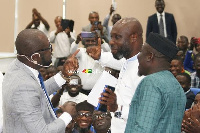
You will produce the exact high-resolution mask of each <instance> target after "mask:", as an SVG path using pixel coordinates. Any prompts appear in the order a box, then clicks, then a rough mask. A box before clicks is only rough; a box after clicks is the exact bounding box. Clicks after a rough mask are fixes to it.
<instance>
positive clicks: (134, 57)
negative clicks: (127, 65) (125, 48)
mask: <svg viewBox="0 0 200 133" xmlns="http://www.w3.org/2000/svg"><path fill="white" fill-rule="evenodd" d="M138 54H139V53H138ZM138 54H136V55H135V56H133V57H131V58H129V59H127V62H129V61H134V60H136V59H137V56H138Z"/></svg>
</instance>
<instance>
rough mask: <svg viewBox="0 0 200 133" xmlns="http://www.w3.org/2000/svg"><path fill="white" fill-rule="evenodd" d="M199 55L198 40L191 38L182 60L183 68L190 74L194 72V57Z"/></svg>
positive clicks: (199, 41) (199, 44)
mask: <svg viewBox="0 0 200 133" xmlns="http://www.w3.org/2000/svg"><path fill="white" fill-rule="evenodd" d="M198 53H200V38H195V37H192V38H191V41H190V48H189V50H188V51H187V53H186V56H185V60H184V68H185V69H186V70H188V71H190V72H194V71H195V69H194V67H193V65H194V56H195V55H196V54H198Z"/></svg>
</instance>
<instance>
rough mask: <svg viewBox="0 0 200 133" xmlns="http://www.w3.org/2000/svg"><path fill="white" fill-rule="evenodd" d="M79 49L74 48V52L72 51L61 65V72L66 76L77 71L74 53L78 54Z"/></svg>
mask: <svg viewBox="0 0 200 133" xmlns="http://www.w3.org/2000/svg"><path fill="white" fill-rule="evenodd" d="M79 51H80V49H78V50H76V52H74V53H73V54H72V55H71V56H70V57H69V58H68V59H67V60H66V61H65V63H64V65H63V70H62V74H63V75H64V76H65V77H66V78H67V77H69V76H71V75H73V74H74V73H76V72H77V69H78V67H79V65H78V59H77V58H76V55H77V54H78V52H79Z"/></svg>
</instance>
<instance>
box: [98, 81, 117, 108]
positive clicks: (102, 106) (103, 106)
mask: <svg viewBox="0 0 200 133" xmlns="http://www.w3.org/2000/svg"><path fill="white" fill-rule="evenodd" d="M105 88H108V89H110V90H112V91H113V92H114V91H115V87H112V86H109V85H105ZM105 88H104V90H103V92H106V93H109V92H107V91H106V90H105ZM96 110H99V111H102V112H107V105H105V104H100V103H98V105H97V107H96Z"/></svg>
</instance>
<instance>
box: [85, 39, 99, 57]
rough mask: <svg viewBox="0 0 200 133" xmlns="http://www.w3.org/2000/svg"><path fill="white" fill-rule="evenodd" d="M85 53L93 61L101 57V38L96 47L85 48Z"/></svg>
mask: <svg viewBox="0 0 200 133" xmlns="http://www.w3.org/2000/svg"><path fill="white" fill-rule="evenodd" d="M86 52H87V54H88V55H89V56H91V57H92V58H93V59H94V60H98V59H99V58H100V56H101V38H98V45H97V46H90V47H87V49H86Z"/></svg>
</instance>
